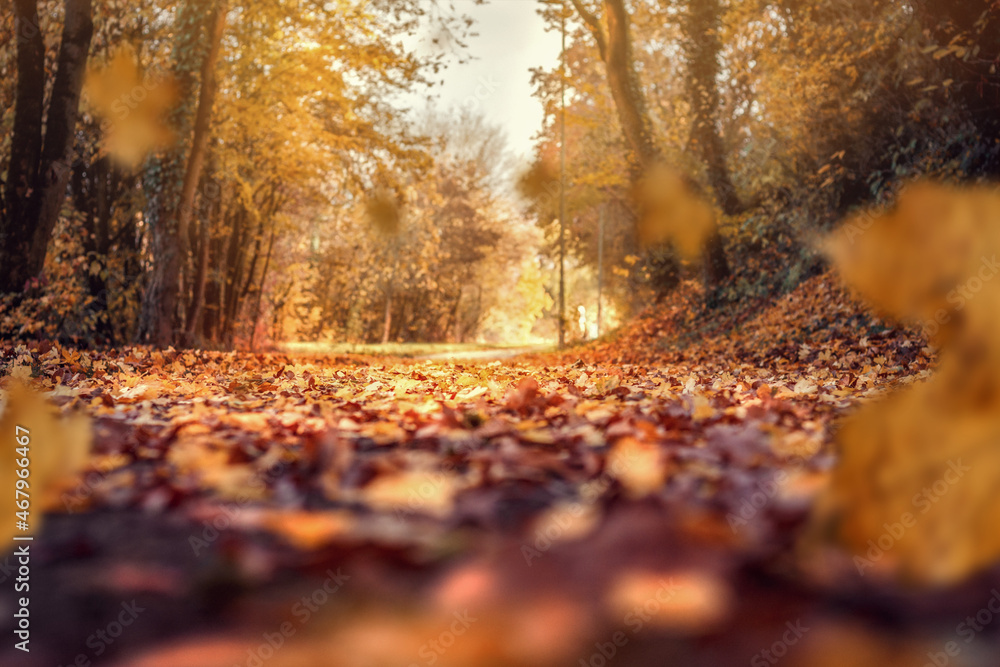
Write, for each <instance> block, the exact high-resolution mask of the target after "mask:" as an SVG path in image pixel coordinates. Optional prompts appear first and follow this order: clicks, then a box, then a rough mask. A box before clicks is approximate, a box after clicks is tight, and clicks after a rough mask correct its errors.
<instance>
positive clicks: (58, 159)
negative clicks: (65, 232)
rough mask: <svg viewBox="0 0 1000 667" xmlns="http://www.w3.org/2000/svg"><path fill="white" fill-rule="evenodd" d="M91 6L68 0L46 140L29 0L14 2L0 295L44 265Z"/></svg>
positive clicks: (63, 185)
mask: <svg viewBox="0 0 1000 667" xmlns="http://www.w3.org/2000/svg"><path fill="white" fill-rule="evenodd" d="M90 13H91V3H90V0H66V3H65V22H64V25H63V33H62V41H61V44H60V47H59V56H58V64H57V70H56V77H55V80H54V81H53V84H52V93H51V99H50V102H49V107H48V113H47V114H45V118H44V123H45V140H44V145H43V142H42V123H43V113H44V109H43V105H44V102H43V100H44V93H45V45H44V42H43V41H42V35H41V32H40V31H39V29H38V8H37V3H36V2H35V1H34V0H15V3H14V18H15V24H16V26H15V29H16V30H17V40H18V41H17V74H18V76H17V90H16V98H15V110H14V128H13V130H14V134H13V138H12V140H11V161H10V168H9V171H8V178H7V184H6V192H5V193H4V194H5V197H4V200H5V201H4V211H3V215H2V216H0V267H2V268H0V293H10V292H20V291H22V290H23V289H24V286H25V283H26V282H27V281H28V280H29V279H31V278H34V277H36V276H38V275H39V274H40V273H41V272H42V269H43V268H44V265H45V254H46V252H47V250H48V246H49V241H50V239H51V237H52V231H53V229H55V225H56V221H57V220H58V218H59V212H60V210H61V209H62V205H63V203H64V202H65V200H66V191H67V186H68V185H69V180H70V176H71V171H72V170H71V165H72V159H71V155H72V151H73V137H74V132H75V130H76V120H77V113H78V109H79V106H80V93H81V91H82V89H83V78H84V73H85V72H86V69H87V56H88V52H89V51H90V40H91V37H92V36H93V32H94V24H93V21H92V19H91V16H90Z"/></svg>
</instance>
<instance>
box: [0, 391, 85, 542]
mask: <svg viewBox="0 0 1000 667" xmlns="http://www.w3.org/2000/svg"><path fill="white" fill-rule="evenodd" d="M5 399H6V400H5V405H4V411H3V417H2V418H0V434H3V436H2V437H3V438H4V440H5V442H4V446H3V448H2V449H3V451H2V455H0V484H2V485H3V488H4V489H6V490H7V492H6V493H5V495H7V496H8V499H7V500H6V501H5V502H4V503H3V505H4V506H3V517H2V518H0V540H2V541H3V544H4V545H9V544H11V543H12V542H11V538H12V537H14V536H15V535H20V536H27V535H35V534H37V532H38V530H39V528H40V527H41V524H42V517H43V511H44V510H45V509H47V508H51V507H55V506H56V505H57V504H58V495H59V491H60V490H63V489H65V488H68V485H69V484H70V483H71V476H72V475H73V474H74V473H76V472H77V471H78V470H79V469H80V468H81V467H82V466H83V464H84V462H85V461H86V458H87V455H88V453H89V449H90V441H91V429H90V420H89V419H87V418H86V417H85V416H82V415H77V416H73V417H66V418H61V417H59V416H58V415H57V413H56V411H55V410H54V408H53V407H52V406H51V405H50V404H49V403H48V402H46V401H45V399H43V398H42V397H41V396H39V395H38V394H36V393H34V392H33V391H31V390H29V389H27V388H26V387H25V386H23V385H14V386H13V387H11V388H10V389H8V390H6V392H5ZM21 438H23V439H21ZM25 460H26V461H25ZM25 462H27V463H28V465H24V463H25ZM19 470H27V471H29V475H28V476H27V477H23V476H22V475H20V474H18V471H19ZM19 480H24V481H25V482H26V484H25V485H24V488H23V495H22V494H15V491H16V490H20V487H17V488H16V485H17V483H18V481H19ZM19 499H20V500H28V501H29V502H28V503H26V504H27V505H28V507H21V506H19V505H18V503H17V501H18V500H19ZM17 512H25V514H26V518H24V519H20V520H23V521H24V522H25V523H27V524H28V525H29V526H30V529H29V530H25V529H17V528H16V527H15V521H17V520H19V519H18V518H17V517H16V513H17ZM5 548H6V547H5Z"/></svg>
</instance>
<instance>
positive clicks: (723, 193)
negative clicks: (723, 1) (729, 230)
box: [684, 0, 745, 215]
mask: <svg viewBox="0 0 1000 667" xmlns="http://www.w3.org/2000/svg"><path fill="white" fill-rule="evenodd" d="M720 11H721V9H720V5H719V0H688V1H687V9H686V12H685V15H684V51H685V54H686V56H687V65H688V75H687V92H688V97H689V98H690V102H691V108H692V111H693V115H694V118H693V119H692V125H691V137H690V147H691V148H692V149H693V150H694V151H695V152H696V153H698V154H699V155H700V156H701V160H702V162H703V163H704V165H705V171H706V172H707V175H708V182H709V184H710V185H711V187H712V192H713V194H714V195H715V200H716V202H717V203H718V205H719V208H721V209H722V211H723V212H724V213H725V214H726V215H739V214H740V213H742V212H743V211H744V210H745V207H744V205H743V202H742V201H741V200H740V197H739V194H738V193H737V191H736V186H735V185H734V184H733V179H732V176H731V175H730V173H729V166H728V165H727V164H726V152H725V147H724V146H723V143H722V136H721V135H720V133H719V106H720V104H721V96H720V95H719V88H718V77H719V53H720V52H721V51H722V41H721V40H720V39H719V22H720V21H719V15H720Z"/></svg>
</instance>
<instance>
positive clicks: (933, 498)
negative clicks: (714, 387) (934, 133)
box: [816, 184, 1000, 584]
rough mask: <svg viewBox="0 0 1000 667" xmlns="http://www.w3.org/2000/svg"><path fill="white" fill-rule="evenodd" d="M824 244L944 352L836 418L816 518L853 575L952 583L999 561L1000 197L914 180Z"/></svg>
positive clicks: (855, 281) (855, 282) (879, 301)
mask: <svg viewBox="0 0 1000 667" xmlns="http://www.w3.org/2000/svg"><path fill="white" fill-rule="evenodd" d="M831 250H832V255H833V257H834V258H835V261H836V263H837V266H838V267H839V269H840V271H841V273H842V275H843V276H844V278H845V279H846V280H847V282H848V283H849V284H851V285H852V286H854V287H855V288H856V289H858V290H859V291H860V292H861V293H862V294H863V295H864V296H865V297H867V298H868V299H870V300H871V301H872V302H873V303H874V304H875V305H876V306H878V307H879V308H881V309H882V310H883V311H884V312H885V313H887V314H889V315H891V316H894V317H896V318H899V319H912V318H917V319H918V321H919V322H920V323H921V324H922V326H923V328H924V331H925V333H926V334H927V335H928V336H929V337H930V338H931V339H932V340H933V341H935V342H936V343H938V344H939V345H941V348H942V349H941V353H940V363H939V366H938V369H937V372H936V374H935V375H934V376H933V377H932V378H931V379H930V380H929V381H928V382H926V383H923V384H920V385H917V386H915V387H911V388H908V389H905V390H902V391H900V392H898V393H896V394H895V395H894V396H891V397H890V398H889V399H888V400H885V401H883V402H881V403H878V404H874V405H870V406H867V407H865V408H864V409H862V410H861V411H860V412H859V413H858V414H857V415H855V416H854V417H853V418H851V419H849V420H848V421H847V423H846V424H845V425H844V427H843V429H842V430H841V433H840V435H839V437H838V442H839V445H840V449H841V461H840V465H839V467H838V469H837V470H836V471H835V473H834V475H833V480H832V484H831V486H830V488H829V490H828V492H827V493H826V495H825V497H823V498H822V499H821V501H820V503H819V506H818V511H817V516H816V521H817V524H816V528H817V529H818V530H819V532H820V533H823V532H829V533H832V536H833V537H834V538H835V539H836V540H837V541H839V542H840V543H842V544H844V545H845V546H847V547H848V548H849V549H851V551H852V552H853V554H854V564H855V566H856V568H857V570H858V572H859V573H860V574H862V575H864V574H868V573H870V572H876V571H885V572H889V573H893V574H896V575H899V576H901V577H902V578H904V579H907V580H909V581H911V582H914V583H917V584H948V583H953V582H957V581H959V580H961V579H963V578H965V577H966V576H968V575H970V574H973V573H975V572H976V571H977V570H980V569H982V568H984V567H987V566H990V565H991V564H993V563H994V562H996V560H997V559H998V558H1000V534H998V533H997V532H996V530H995V527H996V525H997V524H998V523H1000V497H998V496H997V493H996V489H997V488H1000V326H998V325H1000V266H998V265H997V262H996V260H997V255H998V254H1000V194H998V193H997V192H996V191H992V190H987V189H958V188H949V187H945V186H939V185H931V184H924V185H919V186H915V187H912V188H910V189H909V190H907V191H905V192H904V193H903V194H902V195H901V197H900V200H899V202H898V204H897V206H896V207H895V209H893V210H892V211H890V212H888V213H885V214H883V215H880V216H870V217H862V218H860V219H858V220H854V221H852V222H850V223H848V224H847V225H846V226H845V227H844V229H843V230H842V234H841V235H840V237H839V238H837V239H836V240H835V241H833V243H832V244H831Z"/></svg>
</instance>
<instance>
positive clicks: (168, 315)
mask: <svg viewBox="0 0 1000 667" xmlns="http://www.w3.org/2000/svg"><path fill="white" fill-rule="evenodd" d="M225 21H226V3H225V2H224V1H220V2H218V4H216V6H215V8H214V9H213V10H212V12H211V14H210V15H209V17H208V23H207V26H206V35H207V38H208V51H207V52H206V54H205V58H204V60H203V61H202V70H201V86H200V90H199V93H198V108H197V111H196V112H195V119H194V126H193V131H192V137H191V150H190V152H189V153H188V159H187V165H186V167H185V170H184V179H183V182H182V185H181V192H180V199H179V201H178V203H177V206H176V207H175V208H174V209H173V213H168V214H167V215H166V216H165V219H163V220H160V221H158V222H157V224H156V225H154V226H153V234H152V236H153V244H152V245H153V256H154V266H153V275H152V279H151V281H150V286H149V289H147V290H146V294H145V295H144V298H143V309H142V318H141V322H140V329H139V335H140V340H142V341H143V342H148V343H151V344H153V345H155V346H157V347H167V346H169V345H173V344H174V343H177V342H178V341H179V336H178V334H179V332H180V331H182V330H186V329H182V327H181V323H180V322H178V321H177V320H178V319H179V317H178V307H179V306H180V294H181V279H182V277H183V274H184V268H185V266H186V264H187V261H188V251H189V248H188V245H189V244H188V234H189V228H190V224H191V217H192V213H193V211H194V204H195V197H196V195H197V187H198V183H199V181H200V179H201V171H202V168H203V166H204V163H205V153H206V150H207V145H208V137H209V130H210V129H211V128H210V124H211V118H212V105H213V103H214V101H215V89H216V85H215V76H214V72H215V65H216V63H217V62H218V58H219V51H220V42H221V40H222V34H223V32H224V30H225ZM171 218H172V219H171Z"/></svg>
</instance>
